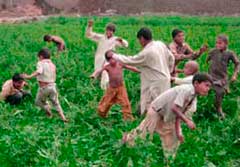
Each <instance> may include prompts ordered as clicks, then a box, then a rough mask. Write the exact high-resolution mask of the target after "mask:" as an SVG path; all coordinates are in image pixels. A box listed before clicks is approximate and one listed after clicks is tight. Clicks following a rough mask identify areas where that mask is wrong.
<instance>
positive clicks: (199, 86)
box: [194, 81, 212, 96]
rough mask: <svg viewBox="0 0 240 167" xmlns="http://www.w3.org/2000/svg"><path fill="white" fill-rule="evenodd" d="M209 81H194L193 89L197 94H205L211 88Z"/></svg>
mask: <svg viewBox="0 0 240 167" xmlns="http://www.w3.org/2000/svg"><path fill="white" fill-rule="evenodd" d="M211 85H212V84H211V83H210V82H209V81H205V82H200V83H198V82H195V83H194V87H195V91H196V93H197V94H199V95H201V96H206V95H207V94H208V91H209V90H210V88H211Z"/></svg>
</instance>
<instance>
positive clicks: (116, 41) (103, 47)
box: [86, 20, 128, 90]
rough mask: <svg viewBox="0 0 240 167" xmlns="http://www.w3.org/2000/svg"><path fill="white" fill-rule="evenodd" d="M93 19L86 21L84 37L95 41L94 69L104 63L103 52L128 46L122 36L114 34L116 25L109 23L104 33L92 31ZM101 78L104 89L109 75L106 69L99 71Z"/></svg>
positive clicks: (97, 68)
mask: <svg viewBox="0 0 240 167" xmlns="http://www.w3.org/2000/svg"><path fill="white" fill-rule="evenodd" d="M93 24H94V22H93V20H89V21H88V25H87V30H86V37H87V38H89V39H91V40H93V41H95V42H97V44H98V46H97V50H96V53H95V60H94V71H96V70H99V69H101V68H102V67H103V66H104V65H105V57H104V54H105V53H106V51H108V50H115V49H116V48H118V47H128V42H127V41H126V40H124V39H123V38H120V37H117V36H115V35H114V34H115V32H116V25H114V24H112V23H109V24H108V25H107V26H106V28H105V33H104V34H100V33H96V32H93ZM99 79H100V80H101V84H100V86H101V88H102V89H103V90H106V89H107V87H108V84H109V76H108V75H107V72H106V71H103V72H102V73H101V76H100V77H99Z"/></svg>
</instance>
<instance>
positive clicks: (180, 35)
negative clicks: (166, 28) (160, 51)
mask: <svg viewBox="0 0 240 167" xmlns="http://www.w3.org/2000/svg"><path fill="white" fill-rule="evenodd" d="M172 38H173V40H174V41H175V42H176V43H177V44H182V43H183V42H184V38H185V37H184V32H183V31H182V30H179V29H174V30H173V31H172Z"/></svg>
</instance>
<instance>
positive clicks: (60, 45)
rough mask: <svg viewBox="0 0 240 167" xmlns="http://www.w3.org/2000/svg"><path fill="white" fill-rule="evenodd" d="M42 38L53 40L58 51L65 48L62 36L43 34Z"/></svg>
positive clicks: (48, 40) (46, 40)
mask: <svg viewBox="0 0 240 167" xmlns="http://www.w3.org/2000/svg"><path fill="white" fill-rule="evenodd" d="M43 40H44V41H45V42H53V43H55V44H56V45H57V49H58V52H62V51H64V50H65V49H66V46H65V42H64V40H63V39H62V38H60V37H58V36H54V35H44V37H43Z"/></svg>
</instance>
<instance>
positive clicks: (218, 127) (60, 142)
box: [0, 16, 240, 167]
mask: <svg viewBox="0 0 240 167" xmlns="http://www.w3.org/2000/svg"><path fill="white" fill-rule="evenodd" d="M91 18H93V19H94V21H95V24H94V31H97V32H104V27H105V25H106V24H107V23H108V22H113V23H115V24H116V25H117V31H116V35H119V36H121V37H123V38H125V39H127V40H128V41H129V45H130V46H129V48H127V49H118V50H117V51H118V52H120V53H124V54H127V55H134V54H136V53H137V52H139V51H140V50H141V47H140V45H139V43H138V41H137V38H136V32H137V31H138V30H139V28H141V27H142V26H147V27H150V28H151V29H152V30H153V34H154V39H156V40H162V41H164V42H166V43H169V42H170V41H171V31H172V30H173V29H174V28H180V29H183V30H184V31H185V35H186V41H187V42H188V43H189V44H190V45H191V46H192V48H193V49H198V48H199V47H200V46H201V44H203V43H205V44H208V45H209V48H213V47H214V45H215V37H216V35H217V34H220V33H224V34H227V35H228V36H229V39H230V45H229V48H230V49H232V50H234V51H235V52H236V53H237V54H240V40H239V37H240V19H239V18H238V17H228V18H222V17H217V18H215V17H180V16H162V17H157V16H144V17H123V16H118V17H91ZM88 19H89V18H87V17H81V18H65V17H59V18H50V19H48V20H45V21H39V22H34V23H28V24H14V25H7V24H4V25H0V59H1V60H0V76H1V77H0V83H1V84H3V82H4V81H5V80H7V79H9V78H10V77H11V76H12V75H13V74H14V73H15V72H25V73H31V72H33V71H34V70H35V68H36V62H37V56H36V55H37V52H38V51H39V50H40V49H41V48H42V47H49V48H50V49H51V50H52V52H53V55H54V54H56V48H55V46H54V45H53V44H46V43H44V42H43V40H42V37H43V35H44V34H56V35H59V36H61V37H63V38H64V39H65V41H66V44H67V48H68V50H67V52H66V53H63V54H61V55H60V56H59V57H56V56H53V57H52V59H53V61H54V63H55V64H56V67H57V71H58V73H57V85H58V89H59V92H60V101H61V104H62V107H63V109H64V111H65V115H66V117H67V118H68V119H69V120H70V122H69V123H67V124H65V123H63V122H62V121H61V120H60V118H59V116H58V115H57V113H56V112H54V117H53V118H52V119H49V118H47V117H46V116H45V113H44V112H43V111H41V110H39V109H38V108H37V107H36V106H35V105H34V100H28V101H27V102H26V103H24V104H22V105H20V106H17V107H12V106H10V105H8V104H5V103H3V102H0V166H3V167H5V166H14V167H15V166H41V167H42V166H58V167H65V166H81V167H88V166H89V167H110V166H116V167H125V166H134V167H161V166H163V153H162V148H161V142H160V139H159V136H158V135H154V138H153V141H149V140H146V141H143V140H138V141H137V144H136V146H134V147H129V146H126V145H122V144H121V137H122V134H123V132H126V131H129V130H131V129H132V128H134V127H136V125H138V124H139V122H140V121H141V120H142V118H139V117H137V116H136V108H137V104H138V101H139V96H140V79H139V76H138V74H136V73H132V72H128V71H125V74H124V76H125V83H126V87H127V89H128V94H129V98H130V101H131V104H132V108H133V113H134V115H135V117H136V120H135V121H134V122H123V120H122V118H121V117H122V115H121V112H119V111H120V107H119V106H115V107H113V108H112V109H111V111H110V114H109V117H108V118H107V119H101V118H99V117H98V115H97V114H96V107H97V105H98V101H99V100H100V98H101V96H102V94H103V92H102V91H101V89H100V88H99V83H98V82H97V81H92V80H90V79H89V75H90V74H91V73H92V72H93V62H94V56H93V55H94V53H95V50H96V44H95V43H94V42H92V41H90V40H88V39H86V38H85V35H84V33H85V28H86V27H85V26H86V24H87V20H88ZM206 56H207V55H206V54H204V55H203V56H202V57H201V58H200V59H198V62H199V63H200V66H201V71H207V68H208V66H207V64H206V63H205V59H206ZM239 58H240V57H239ZM182 65H183V64H181V66H182ZM229 69H230V71H231V72H232V71H233V67H232V66H230V67H229ZM238 79H240V77H238ZM239 85H240V82H239V80H238V81H237V82H235V83H234V84H232V85H231V87H230V88H231V93H230V94H228V95H227V96H225V99H224V104H223V108H224V111H225V112H226V113H227V117H226V119H225V120H223V121H220V120H219V119H218V116H217V114H216V112H215V111H214V107H213V97H214V95H213V92H210V94H209V96H208V97H203V98H199V101H198V111H197V113H196V114H195V116H194V121H195V122H196V125H197V129H196V130H195V131H191V130H189V129H188V128H187V127H186V125H183V126H182V127H183V133H184V134H185V143H184V144H182V145H181V146H180V148H179V150H178V155H177V158H176V160H175V162H174V163H173V164H172V166H175V167H202V166H205V167H214V166H217V167H239V166H240V128H239V127H240V115H239V110H240V109H239V107H238V105H240V99H239V97H238V95H239V94H240V88H239ZM29 86H30V89H31V90H32V93H33V95H34V97H35V95H36V91H37V88H38V85H37V82H36V80H35V79H32V80H30V81H29Z"/></svg>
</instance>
